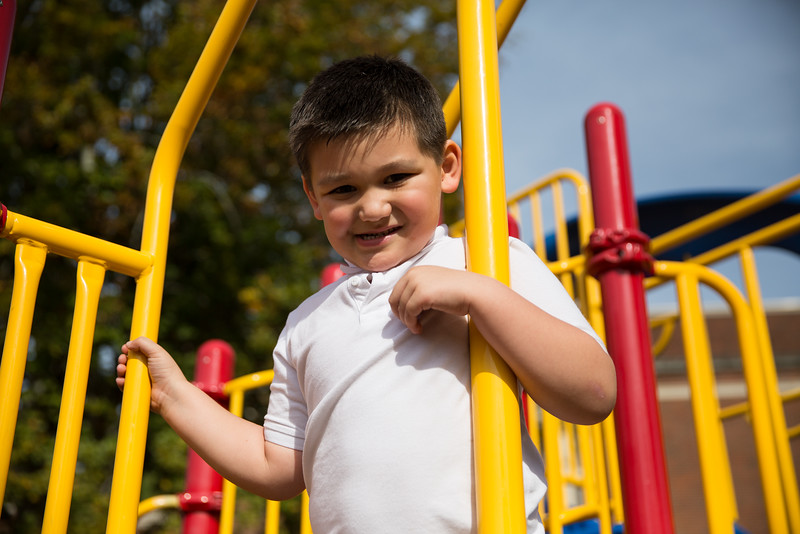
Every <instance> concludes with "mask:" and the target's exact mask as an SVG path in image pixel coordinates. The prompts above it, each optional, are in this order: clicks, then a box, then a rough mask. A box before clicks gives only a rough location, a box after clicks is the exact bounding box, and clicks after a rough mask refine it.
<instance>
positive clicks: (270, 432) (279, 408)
mask: <svg viewBox="0 0 800 534" xmlns="http://www.w3.org/2000/svg"><path fill="white" fill-rule="evenodd" d="M289 337H290V336H289V327H288V326H287V327H285V328H284V329H283V331H282V332H281V335H280V337H279V338H278V343H277V345H276V346H275V350H274V352H273V354H272V361H273V370H274V372H275V375H274V378H273V379H272V384H271V385H270V388H269V389H270V394H269V407H268V408H267V414H266V415H265V416H264V439H265V440H267V441H269V442H271V443H275V444H276V445H281V446H283V447H288V448H290V449H295V450H303V446H304V444H305V437H306V422H307V421H308V409H307V407H306V402H305V398H304V397H303V392H302V389H301V387H300V382H299V380H298V376H297V369H296V368H295V366H294V365H292V362H291V359H290V358H289V357H288V354H289V352H290V351H289V349H290V346H291V344H290V342H289Z"/></svg>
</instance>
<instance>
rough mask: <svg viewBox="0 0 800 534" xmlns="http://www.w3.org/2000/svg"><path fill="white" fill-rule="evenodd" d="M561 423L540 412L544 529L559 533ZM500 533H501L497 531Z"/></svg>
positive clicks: (561, 488) (561, 494)
mask: <svg viewBox="0 0 800 534" xmlns="http://www.w3.org/2000/svg"><path fill="white" fill-rule="evenodd" d="M560 431H561V422H560V421H559V420H558V419H557V418H556V417H554V416H552V415H551V414H549V413H547V412H545V411H542V441H543V445H544V449H543V450H544V465H545V472H546V473H547V486H548V488H547V515H546V516H544V519H545V529H546V530H547V531H548V532H561V529H562V528H563V526H564V523H563V519H562V518H563V515H564V508H565V503H564V476H563V472H562V469H561V456H560V450H559V449H560V447H559V443H558V442H559V432H560ZM497 532H502V531H497Z"/></svg>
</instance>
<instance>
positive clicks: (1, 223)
mask: <svg viewBox="0 0 800 534" xmlns="http://www.w3.org/2000/svg"><path fill="white" fill-rule="evenodd" d="M7 218H8V209H7V208H6V206H5V204H0V232H2V231H3V230H5V229H6V219H7Z"/></svg>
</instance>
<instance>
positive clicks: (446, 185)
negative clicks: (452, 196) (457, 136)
mask: <svg viewBox="0 0 800 534" xmlns="http://www.w3.org/2000/svg"><path fill="white" fill-rule="evenodd" d="M460 181H461V147H459V146H458V144H457V143H456V142H455V141H453V140H452V139H448V140H447V143H446V144H445V147H444V160H443V161H442V192H443V193H453V192H455V191H456V190H457V189H458V184H459V182H460Z"/></svg>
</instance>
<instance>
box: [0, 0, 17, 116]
mask: <svg viewBox="0 0 800 534" xmlns="http://www.w3.org/2000/svg"><path fill="white" fill-rule="evenodd" d="M16 13H17V0H0V101H2V99H3V85H4V82H5V79H6V67H7V66H8V55H9V53H10V52H11V34H12V33H13V32H14V16H15V15H16Z"/></svg>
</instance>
